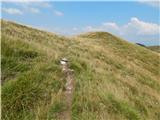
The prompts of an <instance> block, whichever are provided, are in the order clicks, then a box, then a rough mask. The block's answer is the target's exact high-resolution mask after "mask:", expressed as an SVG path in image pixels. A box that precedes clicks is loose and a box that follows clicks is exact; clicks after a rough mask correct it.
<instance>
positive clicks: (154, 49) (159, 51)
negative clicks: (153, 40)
mask: <svg viewBox="0 0 160 120" xmlns="http://www.w3.org/2000/svg"><path fill="white" fill-rule="evenodd" d="M147 48H149V49H150V50H153V51H155V52H158V53H160V46H149V47H147Z"/></svg>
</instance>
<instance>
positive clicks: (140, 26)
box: [84, 17, 160, 35]
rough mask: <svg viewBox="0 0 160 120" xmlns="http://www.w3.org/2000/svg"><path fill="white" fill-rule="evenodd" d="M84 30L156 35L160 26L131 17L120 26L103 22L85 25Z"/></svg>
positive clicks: (159, 31) (159, 30) (159, 32)
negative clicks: (98, 24)
mask: <svg viewBox="0 0 160 120" xmlns="http://www.w3.org/2000/svg"><path fill="white" fill-rule="evenodd" d="M84 31H108V32H112V33H116V34H119V35H129V34H134V35H156V34H160V26H159V25H158V24H155V23H149V22H144V21H142V20H139V19H138V18H136V17H132V18H131V19H130V21H129V22H128V23H127V24H124V25H122V26H120V25H117V24H116V23H114V22H105V23H102V25H100V26H98V27H93V26H86V27H85V28H84Z"/></svg>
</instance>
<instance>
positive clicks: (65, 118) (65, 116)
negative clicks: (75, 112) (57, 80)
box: [60, 64, 74, 120]
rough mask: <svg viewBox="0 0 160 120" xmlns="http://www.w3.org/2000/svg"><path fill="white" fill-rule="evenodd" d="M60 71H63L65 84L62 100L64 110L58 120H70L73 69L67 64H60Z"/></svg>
mask: <svg viewBox="0 0 160 120" xmlns="http://www.w3.org/2000/svg"><path fill="white" fill-rule="evenodd" d="M62 72H63V73H64V76H65V79H66V84H65V91H64V101H65V104H66V110H64V111H63V112H62V113H61V116H60V120H71V119H72V118H71V115H72V99H73V92H74V73H73V72H74V71H73V70H71V69H69V67H68V65H67V64H65V65H62Z"/></svg>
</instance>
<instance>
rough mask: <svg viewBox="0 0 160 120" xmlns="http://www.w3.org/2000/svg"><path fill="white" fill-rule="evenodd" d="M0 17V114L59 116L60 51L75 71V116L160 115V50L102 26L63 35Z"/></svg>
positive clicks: (146, 118)
mask: <svg viewBox="0 0 160 120" xmlns="http://www.w3.org/2000/svg"><path fill="white" fill-rule="evenodd" d="M1 22H2V77H3V76H4V83H3V86H2V119H12V120H14V119H15V120H18V119H20V120H27V119H31V120H34V119H37V120H41V119H46V120H47V119H48V120H52V119H58V118H60V117H59V116H60V115H61V112H63V111H64V110H65V109H66V108H65V107H66V105H65V104H64V102H63V99H64V96H63V92H64V83H65V81H64V76H63V74H62V72H61V68H60V65H59V60H60V59H61V58H62V57H67V58H68V59H69V60H70V67H71V68H72V69H74V71H75V72H74V73H75V80H76V86H75V87H76V89H75V92H74V99H73V103H72V119H73V120H106V119H108V120H117V119H118V120H125V119H126V120H159V119H160V109H159V108H160V81H159V78H160V74H159V71H160V67H159V65H160V64H159V57H160V56H159V55H158V53H155V52H152V51H150V50H148V49H146V48H143V47H140V46H137V45H134V44H131V43H128V42H126V41H124V40H122V39H121V38H118V37H115V36H113V35H111V34H109V33H106V32H92V33H87V34H83V35H79V36H75V37H68V38H66V37H63V36H58V35H56V34H52V33H48V32H44V31H39V30H36V29H33V28H28V27H26V26H21V25H18V24H15V23H11V22H6V21H3V20H2V21H1ZM4 45H5V47H4ZM34 55H35V56H34ZM18 66H19V67H18ZM27 66H30V67H29V68H28V67H27ZM22 68H23V69H22ZM28 76H29V77H28ZM28 81H30V82H28ZM28 84H29V85H28ZM27 91H29V92H27ZM35 99H36V100H35ZM17 101H18V102H19V103H21V105H19V104H18V103H17ZM12 105H13V106H14V107H12V108H10V106H12ZM11 113H12V114H11Z"/></svg>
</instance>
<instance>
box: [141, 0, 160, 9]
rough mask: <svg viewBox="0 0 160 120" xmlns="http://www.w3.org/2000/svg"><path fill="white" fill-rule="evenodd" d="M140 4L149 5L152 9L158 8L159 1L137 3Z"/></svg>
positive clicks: (159, 5) (149, 0)
mask: <svg viewBox="0 0 160 120" xmlns="http://www.w3.org/2000/svg"><path fill="white" fill-rule="evenodd" d="M139 2H140V3H143V4H146V5H150V6H152V7H156V8H159V7H160V1H159V0H152V1H151V0H148V1H144V0H143V1H139Z"/></svg>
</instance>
